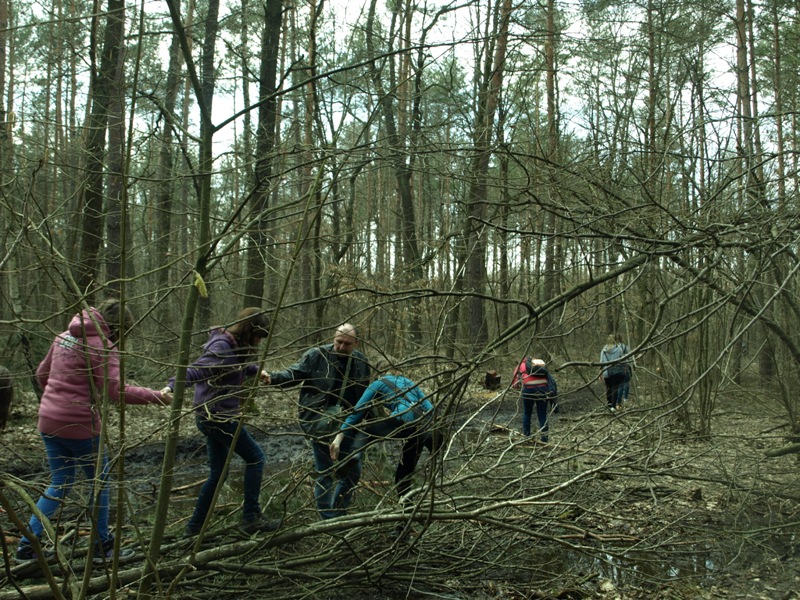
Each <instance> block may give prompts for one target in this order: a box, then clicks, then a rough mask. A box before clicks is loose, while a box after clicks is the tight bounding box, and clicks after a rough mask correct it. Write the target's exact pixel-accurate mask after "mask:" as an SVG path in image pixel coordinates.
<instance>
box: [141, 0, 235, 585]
mask: <svg viewBox="0 0 800 600" xmlns="http://www.w3.org/2000/svg"><path fill="white" fill-rule="evenodd" d="M167 6H168V8H169V11H170V17H171V20H172V26H173V28H174V29H175V32H176V35H177V36H178V39H179V41H180V46H181V51H182V52H183V59H184V61H185V63H186V69H187V71H188V74H189V79H190V81H191V84H192V89H193V90H194V94H195V98H196V100H197V105H198V108H199V111H200V142H199V148H198V154H199V161H198V173H197V175H196V178H197V185H196V189H197V191H198V207H199V214H198V225H199V227H198V236H197V248H196V252H197V258H196V260H195V263H194V272H195V274H196V277H198V278H201V279H202V278H204V277H205V276H206V275H207V273H208V261H209V258H210V253H211V250H212V240H211V173H212V167H213V154H212V150H213V148H212V144H213V141H214V132H215V128H214V124H213V122H212V120H211V110H212V105H213V100H214V90H215V83H216V78H215V74H214V58H215V47H216V40H217V31H218V27H219V23H218V17H219V0H210V2H209V3H208V13H207V15H206V20H205V36H204V38H203V52H202V56H201V60H202V62H201V75H200V76H198V74H197V70H196V68H195V64H194V61H193V59H192V54H191V50H190V46H189V37H188V36H187V35H186V31H185V29H184V27H183V22H182V18H181V14H180V10H179V7H178V6H177V5H176V4H175V2H174V0H167ZM189 8H190V10H191V9H193V4H192V3H190V7H189ZM195 281H197V280H195ZM201 298H203V294H202V286H200V285H197V284H195V285H190V286H189V291H188V294H187V296H186V303H185V305H184V312H183V320H182V322H181V337H180V347H179V356H178V365H179V366H178V368H177V371H176V374H175V390H174V391H175V393H174V396H173V400H172V404H171V405H170V409H169V412H170V415H169V421H168V422H169V424H170V425H169V430H168V432H167V441H166V443H165V447H164V460H163V463H162V467H161V480H160V485H159V491H158V499H157V502H156V511H155V517H154V521H153V530H152V535H151V539H150V545H149V547H148V561H147V564H148V565H155V564H156V563H157V562H158V559H159V556H160V553H161V544H162V543H163V540H164V530H165V528H166V521H167V515H168V509H169V504H170V492H171V490H172V482H173V479H174V467H175V458H176V454H177V447H178V439H179V434H180V431H179V423H180V420H181V416H182V414H183V407H182V405H183V400H184V395H185V391H186V381H185V379H186V368H187V365H188V364H189V362H190V360H191V353H192V348H193V345H192V332H193V331H194V325H195V315H196V314H198V313H199V310H200V307H199V304H200V300H201ZM180 577H181V576H180V575H179V576H177V577H176V578H175V580H174V581H173V584H175V583H177V580H179V579H180ZM153 578H154V573H153V571H152V570H149V569H148V571H147V572H146V573H145V575H144V576H143V577H142V580H141V583H140V587H139V592H140V597H142V598H149V597H150V596H151V593H152V585H153Z"/></svg>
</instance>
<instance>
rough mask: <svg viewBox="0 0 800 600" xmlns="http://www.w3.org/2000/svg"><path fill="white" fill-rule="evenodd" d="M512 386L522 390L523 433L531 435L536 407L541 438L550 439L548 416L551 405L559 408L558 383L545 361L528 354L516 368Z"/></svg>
mask: <svg viewBox="0 0 800 600" xmlns="http://www.w3.org/2000/svg"><path fill="white" fill-rule="evenodd" d="M511 387H513V388H515V389H519V390H521V393H520V399H521V401H522V434H523V435H525V436H530V434H531V416H532V415H533V409H534V407H536V416H537V419H538V420H539V433H540V435H541V440H542V442H544V443H547V441H548V439H549V438H548V430H549V424H548V416H549V413H550V408H551V406H552V408H553V410H554V411H556V410H557V406H558V405H557V404H556V402H557V400H558V385H557V384H556V380H555V379H554V378H553V376H552V375H551V374H550V372H549V371H548V370H547V367H546V366H545V364H544V361H543V360H541V359H539V358H532V357H530V356H526V357H525V358H524V359H523V360H522V362H521V363H520V364H519V365H517V368H516V369H514V374H513V375H512V376H511Z"/></svg>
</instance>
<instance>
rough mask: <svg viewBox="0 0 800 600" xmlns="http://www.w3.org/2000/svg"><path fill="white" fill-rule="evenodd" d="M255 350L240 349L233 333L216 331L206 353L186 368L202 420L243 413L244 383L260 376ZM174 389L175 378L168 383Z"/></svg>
mask: <svg viewBox="0 0 800 600" xmlns="http://www.w3.org/2000/svg"><path fill="white" fill-rule="evenodd" d="M252 352H253V349H252V348H240V347H239V344H238V343H237V341H236V338H235V337H233V336H232V335H231V334H230V333H228V332H227V331H225V330H224V329H214V330H212V331H211V332H210V333H209V337H208V341H207V342H206V343H205V345H204V346H203V354H202V355H201V356H200V357H199V358H198V359H197V360H195V361H194V362H193V363H192V364H191V365H190V366H189V368H188V369H186V385H187V386H190V385H194V406H195V411H196V412H197V414H198V415H199V416H201V417H205V418H217V419H220V418H221V419H231V418H236V417H239V416H240V415H241V414H242V409H241V406H242V401H243V400H244V399H245V391H244V381H245V379H247V378H248V377H253V376H255V375H257V374H258V365H256V364H252V362H251V361H252V360H253V355H252ZM169 387H171V388H172V389H175V378H174V377H173V378H171V379H170V380H169Z"/></svg>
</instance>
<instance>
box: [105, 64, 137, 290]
mask: <svg viewBox="0 0 800 600" xmlns="http://www.w3.org/2000/svg"><path fill="white" fill-rule="evenodd" d="M124 62H125V51H124V49H123V50H121V51H120V53H119V57H118V61H117V68H116V70H115V73H114V85H113V87H112V89H111V97H110V102H109V109H108V184H107V186H108V192H107V200H106V203H107V210H106V214H107V216H106V248H107V250H106V252H107V256H106V281H107V287H108V289H111V290H114V292H115V294H116V295H117V296H119V295H120V292H121V291H122V286H121V281H120V277H121V275H122V270H123V269H122V266H121V264H120V263H121V261H122V260H124V256H123V247H122V246H123V240H124V239H125V238H127V239H130V236H129V235H125V234H126V233H127V232H123V231H122V228H124V227H126V226H127V223H126V222H125V219H124V218H123V216H124V215H123V213H124V210H123V207H122V204H123V203H124V202H126V193H125V173H124V171H125V94H124V90H125V65H124ZM125 272H126V274H127V276H129V277H130V276H133V275H134V272H133V265H131V264H128V265H127V268H126V269H125Z"/></svg>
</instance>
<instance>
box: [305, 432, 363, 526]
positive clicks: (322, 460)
mask: <svg viewBox="0 0 800 600" xmlns="http://www.w3.org/2000/svg"><path fill="white" fill-rule="evenodd" d="M311 448H312V451H313V453H314V470H315V471H316V473H317V478H316V481H315V482H314V499H315V500H316V502H317V510H318V511H319V516H320V517H321V518H323V519H332V518H334V517H338V516H341V515H344V514H346V513H347V509H348V507H349V506H350V502H351V501H352V499H353V492H354V489H355V487H356V485H357V484H358V480H359V479H361V453H359V452H356V453H353V454H351V453H350V452H346V451H345V449H343V451H342V453H341V454H342V457H341V459H340V461H339V464H338V465H334V462H333V461H332V460H331V454H330V447H329V446H328V444H327V443H325V442H320V441H318V440H316V439H314V440H312V441H311Z"/></svg>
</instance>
